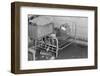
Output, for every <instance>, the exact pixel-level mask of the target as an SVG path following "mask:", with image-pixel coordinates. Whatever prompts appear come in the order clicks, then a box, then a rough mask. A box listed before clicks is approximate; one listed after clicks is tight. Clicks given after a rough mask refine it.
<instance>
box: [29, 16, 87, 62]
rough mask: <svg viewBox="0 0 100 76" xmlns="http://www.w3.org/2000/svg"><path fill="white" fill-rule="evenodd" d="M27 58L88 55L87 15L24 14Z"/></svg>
mask: <svg viewBox="0 0 100 76" xmlns="http://www.w3.org/2000/svg"><path fill="white" fill-rule="evenodd" d="M27 18H28V19H27V20H28V61H35V60H61V59H84V58H88V17H84V16H57V15H34V14H28V16H27Z"/></svg>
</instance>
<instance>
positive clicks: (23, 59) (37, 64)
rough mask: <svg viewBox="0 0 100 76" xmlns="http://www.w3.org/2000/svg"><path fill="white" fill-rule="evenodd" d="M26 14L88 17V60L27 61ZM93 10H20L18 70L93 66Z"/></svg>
mask: <svg viewBox="0 0 100 76" xmlns="http://www.w3.org/2000/svg"><path fill="white" fill-rule="evenodd" d="M28 14H38V15H58V16H83V17H84V16H85V17H88V58H87V59H84V58H83V59H66V60H65V59H64V60H49V61H28V17H27V16H28ZM94 14H95V12H94V10H78V9H60V8H59V9H56V8H44V7H43V8H42V7H26V6H22V7H21V8H20V69H21V70H27V69H44V68H61V67H80V66H94V65H95V63H94V60H95V59H94V58H95V56H94V53H95V50H94V48H95V46H94V44H95V43H94V36H95V33H94V32H95V30H94V24H95V23H94V21H95V20H94V19H95V15H94Z"/></svg>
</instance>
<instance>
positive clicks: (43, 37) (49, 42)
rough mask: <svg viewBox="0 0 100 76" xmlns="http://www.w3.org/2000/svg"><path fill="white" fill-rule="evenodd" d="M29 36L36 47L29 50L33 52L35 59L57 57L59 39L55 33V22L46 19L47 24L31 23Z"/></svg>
mask: <svg viewBox="0 0 100 76" xmlns="http://www.w3.org/2000/svg"><path fill="white" fill-rule="evenodd" d="M42 22H43V21H42ZM29 37H30V39H31V41H32V43H33V44H32V47H34V50H33V51H34V52H31V51H30V50H29V52H31V53H33V59H34V60H44V59H45V60H50V59H55V58H56V57H57V55H58V40H57V38H56V35H55V34H54V24H53V23H51V22H46V21H45V24H41V23H38V22H37V24H36V23H32V24H29ZM30 48H31V47H30Z"/></svg>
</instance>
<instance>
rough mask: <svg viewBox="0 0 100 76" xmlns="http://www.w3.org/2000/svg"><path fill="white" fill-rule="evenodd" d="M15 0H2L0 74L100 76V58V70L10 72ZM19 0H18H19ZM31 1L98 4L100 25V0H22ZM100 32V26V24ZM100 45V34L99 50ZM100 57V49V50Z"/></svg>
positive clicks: (12, 75) (99, 40)
mask: <svg viewBox="0 0 100 76" xmlns="http://www.w3.org/2000/svg"><path fill="white" fill-rule="evenodd" d="M12 1H15V0H1V1H0V76H99V74H100V59H99V61H98V66H99V68H98V70H81V71H64V72H53V73H38V74H22V75H14V74H12V73H10V60H11V48H10V47H11V45H10V44H11V39H10V38H11V37H10V36H11V23H10V21H11V15H10V3H11V2H12ZM17 1H18V0H17ZM20 1H30V2H44V3H57V4H72V5H73V4H74V5H89V6H98V7H99V8H98V9H99V12H98V16H99V17H98V25H100V22H99V21H100V0H20ZM98 33H100V26H98ZM99 47H100V34H99V35H98V50H100V49H99ZM98 56H99V58H100V51H98Z"/></svg>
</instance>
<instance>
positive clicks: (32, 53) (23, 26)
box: [11, 2, 98, 74]
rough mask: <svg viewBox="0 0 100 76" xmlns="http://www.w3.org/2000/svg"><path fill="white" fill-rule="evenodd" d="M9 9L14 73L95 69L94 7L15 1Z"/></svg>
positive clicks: (95, 30)
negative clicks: (10, 13)
mask: <svg viewBox="0 0 100 76" xmlns="http://www.w3.org/2000/svg"><path fill="white" fill-rule="evenodd" d="M11 10H12V11H11V12H12V15H11V18H12V19H11V22H12V23H11V26H12V28H11V30H12V32H11V38H12V41H11V42H12V47H11V48H12V50H11V64H12V65H11V70H12V72H13V73H16V74H22V73H42V72H57V71H73V70H86V69H97V54H98V53H97V7H94V6H78V5H60V4H47V3H31V2H30V3H29V2H14V3H12V4H11Z"/></svg>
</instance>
